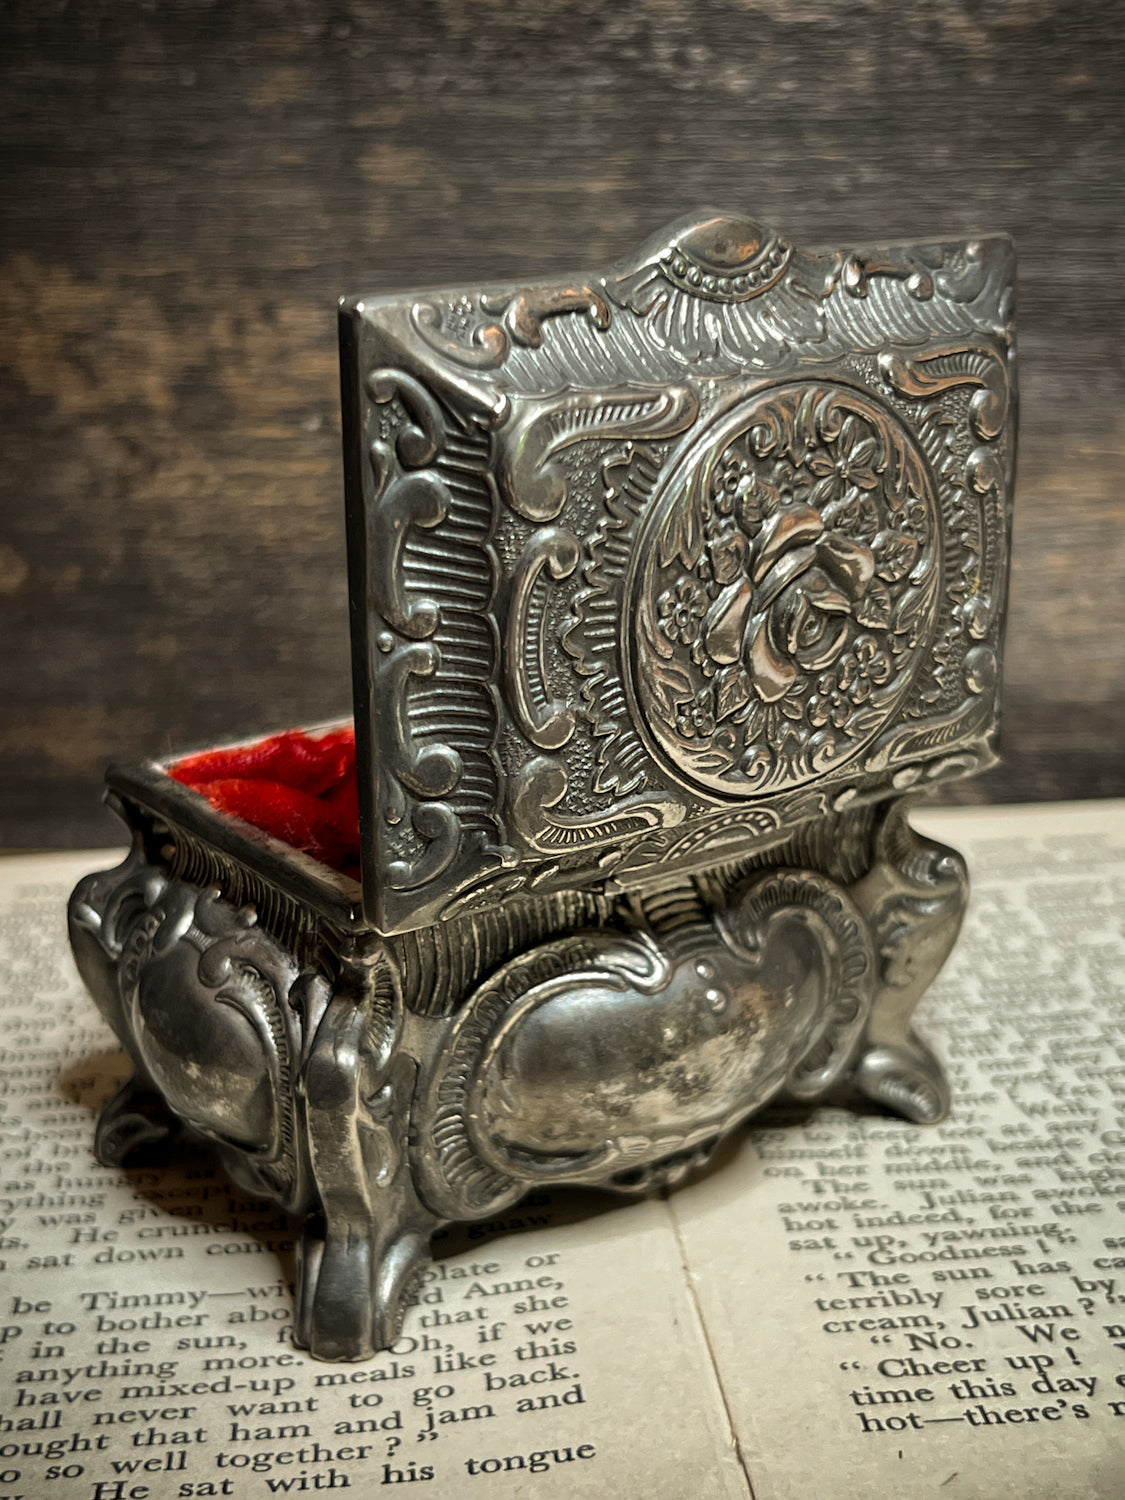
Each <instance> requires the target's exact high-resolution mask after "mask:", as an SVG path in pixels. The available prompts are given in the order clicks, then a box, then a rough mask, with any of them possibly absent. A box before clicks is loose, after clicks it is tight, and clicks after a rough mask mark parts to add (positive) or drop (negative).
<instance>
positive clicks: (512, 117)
mask: <svg viewBox="0 0 1125 1500" xmlns="http://www.w3.org/2000/svg"><path fill="white" fill-rule="evenodd" d="M1123 41H1125V12H1123V11H1122V7H1121V6H1120V5H1118V4H1115V3H1103V4H1083V3H1071V4H1058V3H1057V0H1054V3H1043V0H1023V3H1019V4H1015V3H1012V4H1001V3H994V4H981V3H979V0H972V3H969V0H949V3H943V4H941V5H934V4H932V3H929V0H897V3H891V0H835V3H827V0H739V3H736V0H728V3H709V4H704V5H688V4H686V3H684V0H648V3H645V4H638V5H634V6H632V7H631V8H628V9H623V8H619V7H616V6H607V5H604V4H602V3H596V4H595V3H584V0H571V3H561V4H554V5H550V4H532V3H531V0H512V3H509V4H501V3H493V4H486V3H455V0H448V3H425V4H412V5H409V6H402V5H392V4H375V5H364V4H359V3H348V0H340V3H334V4H323V5H313V6H308V5H302V4H298V3H284V0H245V3H242V4H239V5H227V4H223V3H204V0H174V3H151V4H145V5H134V4H126V3H119V4H110V3H102V0H74V3H71V4H69V5H66V6H60V5H58V4H54V3H50V4H48V3H45V0H36V3H24V4H20V3H13V4H11V5H9V6H7V7H5V10H4V13H3V19H2V20H0V70H2V77H0V162H2V172H3V183H2V186H3V198H4V207H3V223H2V230H0V235H2V238H0V413H2V414H0V422H2V426H3V434H4V447H3V453H4V462H3V465H2V466H0V486H2V487H3V493H2V496H0V639H2V640H3V652H2V654H0V704H2V705H3V707H2V708H0V842H3V843H4V844H6V845H8V846H13V845H30V844H43V845H71V844H80V843H99V842H106V841H108V840H110V839H113V838H114V837H116V826H115V825H114V824H113V823H112V822H111V820H110V819H109V818H108V816H107V815H106V814H104V813H102V812H101V811H100V809H99V806H98V797H99V787H100V783H101V775H102V770H103V768H104V765H105V763H106V762H107V761H108V760H110V759H111V758H114V757H135V756H136V755H138V754H141V753H152V752H161V751H163V750H165V749H172V748H185V747H190V746H193V745H199V744H204V743H207V742H210V741H216V740H221V739H223V738H230V737H233V736H235V735H239V734H242V733H246V732H256V731H259V730H265V729H269V728H273V727H276V726H279V725H281V724H288V723H299V722H311V721H315V720H318V719H323V718H326V717H331V716H333V715H336V714H338V713H340V712H341V711H346V709H347V706H348V704H349V701H350V679H349V668H348V662H347V600H346V596H345V569H344V557H343V532H342V516H341V513H342V482H341V475H340V464H339V458H338V446H339V430H338V418H337V400H338V397H337V387H336V354H335V299H336V297H337V295H338V294H339V293H340V292H345V291H350V292H359V291H382V290H391V289H394V288H402V287H406V286H411V285H419V284H426V283H435V284H436V283H443V282H451V281H466V280H473V279H485V278H488V279H494V278H501V279H502V278H505V277H512V278H515V277H518V276H524V275H536V274H539V273H543V274H549V273H551V272H555V271H560V270H567V269H573V268H574V267H575V266H583V265H590V264H597V263H599V262H601V261H606V260H609V259H613V258H615V257H616V256H617V255H618V254H620V253H621V252H623V251H625V250H627V249H628V248H630V247H631V246H632V245H634V244H635V243H637V242H638V241H639V239H640V238H641V237H642V236H643V235H644V234H646V233H647V232H649V231H650V230H651V229H653V228H655V227H657V226H658V225H659V224H661V223H662V222H663V221H665V220H667V219H670V218H673V217H675V216H676V215H678V214H680V213H682V212H684V211H685V210H687V209H689V208H693V207H698V206H705V205H719V206H722V207H727V208H730V209H733V210H736V211H737V210H742V211H747V212H750V213H752V214H754V215H755V216H757V217H758V218H761V219H764V220H766V221H767V222H770V223H772V224H775V225H776V226H778V227H779V228H781V229H782V230H783V231H784V232H785V233H786V234H787V235H789V236H790V237H792V238H793V239H796V240H798V241H803V242H805V243H810V244H815V243H825V242H831V243H834V244H836V243H839V244H843V243H847V242H849V241H852V240H855V241H864V240H871V239H872V238H878V239H879V240H882V241H884V242H889V241H893V240H895V239H899V238H902V239H908V238H912V237H918V236H927V235H931V234H934V233H943V234H957V233H970V232H975V231H978V230H984V229H1003V230H1007V231H1008V232H1010V233H1011V234H1012V235H1013V236H1014V237H1015V239H1016V242H1017V245H1018V247H1019V251H1020V258H1021V307H1020V335H1021V360H1022V377H1021V378H1022V386H1023V396H1022V426H1021V432H1022V436H1021V458H1020V478H1019V484H1018V490H1017V511H1016V528H1015V552H1014V564H1013V574H1012V604H1011V614H1010V628H1009V644H1008V658H1007V717H1006V736H1007V762H1006V765H1005V767H1004V768H1002V769H1000V770H998V771H994V772H991V773H989V775H987V776H986V777H984V778H981V780H979V781H978V782H975V783H972V784H967V785H965V786H964V787H963V788H960V789H958V793H957V795H958V796H960V797H962V798H972V799H977V798H992V799H1011V798H1028V797H1059V796H1092V795H1103V794H1108V793H1114V792H1116V793H1120V792H1122V791H1125V772H1123V764H1125V763H1123V758H1122V756H1121V753H1120V749H1119V746H1120V744H1121V742H1122V739H1123V735H1125V691H1123V685H1122V682H1123V675H1125V673H1123V657H1125V610H1123V607H1122V580H1123V579H1125V498H1123V497H1125V460H1123V453H1125V418H1123V416H1122V412H1123V410H1125V404H1123V401H1122V394H1123V391H1122V386H1123V380H1125V376H1123V370H1122V364H1121V354H1120V349H1121V334H1122V326H1123V319H1122V311H1123V302H1125V290H1123V288H1125V278H1123V277H1122V263H1121V262H1122V243H1123V240H1122V207H1123V193H1122V187H1121V161H1122V154H1123V152H1122V148H1123V144H1125V143H1123V135H1125V115H1123V112H1122V104H1121V101H1122V98H1123V97H1125V66H1123V63H1122V58H1123V56H1125V48H1123V46H1122V43H1123Z"/></svg>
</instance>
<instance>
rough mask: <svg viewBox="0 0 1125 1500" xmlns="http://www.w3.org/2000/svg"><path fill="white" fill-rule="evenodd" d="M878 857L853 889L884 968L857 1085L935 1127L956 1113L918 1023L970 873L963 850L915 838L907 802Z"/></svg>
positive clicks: (883, 832)
mask: <svg viewBox="0 0 1125 1500" xmlns="http://www.w3.org/2000/svg"><path fill="white" fill-rule="evenodd" d="M875 852H876V860H875V864H874V865H873V866H872V869H871V871H870V873H869V874H868V875H866V876H865V877H864V878H863V879H862V880H861V881H859V882H858V883H857V884H856V885H855V886H853V887H852V897H853V899H854V900H855V903H856V905H857V906H858V907H859V908H860V910H861V911H862V912H863V913H864V915H865V916H866V917H867V920H868V922H869V924H870V927H871V932H872V936H873V937H874V940H875V951H876V964H877V975H876V986H875V997H874V1003H873V1004H872V1007H871V1015H870V1019H869V1021H868V1024H867V1028H866V1030H865V1032H864V1035H863V1040H862V1042H861V1044H860V1047H859V1049H858V1051H857V1054H856V1062H855V1065H854V1073H853V1079H854V1082H855V1085H856V1087H857V1088H858V1089H859V1091H860V1093H862V1094H865V1095H866V1096H867V1097H868V1098H869V1099H873V1100H875V1101H876V1102H877V1103H879V1104H883V1105H886V1106H887V1108H888V1109H893V1110H895V1111H896V1112H897V1113H899V1114H902V1115H905V1116H906V1117H907V1119H910V1120H915V1121H917V1122H918V1123H920V1124H924V1125H932V1124H935V1123H936V1122H937V1121H938V1120H941V1119H944V1117H945V1115H946V1113H947V1112H948V1110H949V1087H948V1085H947V1084H946V1081H945V1078H944V1076H943V1075H942V1071H941V1066H940V1064H939V1063H938V1061H937V1059H936V1058H935V1057H934V1055H933V1054H932V1053H931V1052H930V1050H929V1048H928V1047H926V1045H925V1044H924V1043H923V1042H922V1041H920V1040H919V1038H918V1037H917V1036H916V1035H915V1033H914V1032H913V1031H912V1030H911V1028H910V1018H911V1015H912V1014H913V1011H914V1007H915V1006H916V1005H917V1003H918V1001H919V1000H920V999H921V997H922V995H923V993H924V992H925V990H926V989H927V988H928V986H929V985H930V984H931V983H932V982H933V980H934V979H935V978H936V977H937V974H938V971H939V970H940V969H941V967H942V965H943V964H944V963H945V960H946V959H947V958H948V957H949V953H950V950H951V949H952V947H953V945H954V943H955V942H956V941H957V934H958V932H959V931H960V930H961V920H962V918H963V917H964V915H965V907H966V905H967V903H968V899H969V877H968V871H967V870H966V868H965V861H964V860H963V859H962V858H961V856H960V855H959V854H958V853H957V852H956V851H955V850H953V849H948V848H946V847H945V845H944V844H937V843H934V842H933V841H932V840H930V839H926V838H923V837H922V836H921V835H920V834H918V833H915V831H914V829H913V828H911V827H910V824H909V822H908V821H907V817H906V808H905V807H904V805H903V804H902V803H894V804H892V805H891V806H890V807H888V808H887V810H886V811H885V813H884V814H883V819H882V823H881V825H880V828H879V832H878V835H877V838H876V850H875Z"/></svg>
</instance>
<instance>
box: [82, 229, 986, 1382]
mask: <svg viewBox="0 0 1125 1500" xmlns="http://www.w3.org/2000/svg"><path fill="white" fill-rule="evenodd" d="M1013 275H1014V263H1013V256H1012V250H1011V246H1010V244H1009V242H1008V241H1007V240H1006V239H1004V238H1002V237H995V238H983V239H976V240H969V241H952V242H939V243H932V244H921V245H914V246H911V247H908V248H900V249H890V250H877V251H854V252H836V251H833V252H828V253H825V252H809V251H802V250H800V249H798V248H797V247H796V246H794V245H792V244H790V243H789V242H788V241H786V240H785V239H783V238H782V237H781V236H780V235H777V234H774V233H772V232H771V231H769V230H766V229H763V228H762V227H760V226H759V225H757V224H755V223H753V222H751V221H750V220H748V219H745V218H738V217H728V216H724V215H721V214H716V215H712V216H709V217H708V216H701V217H695V218H691V219H688V220H684V221H681V222H679V223H676V224H673V225H672V226H671V227H670V228H669V229H668V230H666V231H665V232H664V233H662V234H660V235H657V236H656V237H655V238H653V239H651V240H649V241H648V242H647V243H645V244H644V245H643V246H642V248H641V249H640V250H639V251H638V252H637V253H636V254H635V255H634V256H632V257H630V258H629V259H628V260H626V261H625V262H623V263H622V264H620V265H618V266H616V267H615V268H614V269H612V270H610V271H608V272H605V273H602V274H591V275H588V276H579V277H576V278H574V279H573V280H559V281H553V280H552V281H549V282H546V283H542V284H538V283H537V284H535V285H528V286H516V287H511V286H508V287H496V288H486V289H483V290H481V289H468V290H453V291H447V292H434V293H427V294H424V295H414V296H394V297H385V296H380V297H372V298H363V299H354V300H346V301H345V302H344V303H343V304H342V307H341V323H340V329H341V354H342V371H343V403H344V443H345V454H346V472H347V514H348V549H349V586H350V597H351V604H352V622H353V634H352V651H353V662H354V686H355V693H354V700H355V701H354V739H353V733H352V725H351V722H350V721H349V722H347V723H345V724H341V725H338V726H330V727H329V728H327V729H324V728H322V729H315V730H310V731H307V732H290V733H283V734H281V735H278V736H274V737H272V738H271V739H267V740H265V741H261V742H256V743H254V744H252V745H247V746H235V747H228V748H226V749H223V750H218V751H212V752H205V753H203V754H201V755H196V756H191V757H186V758H181V759H179V760H177V761H174V762H165V763H162V764H156V763H151V762H150V763H143V764H139V765H135V766H130V767H126V768H123V769H117V770H113V771H111V772H110V773H109V776H108V792H107V796H108V798H109V800H110V802H111V804H112V806H113V807H114V808H115V809H116V810H117V811H118V812H119V813H120V815H121V816H122V817H123V819H124V820H125V822H126V824H127V825H128V827H129V829H130V830H131V833H132V838H133V847H132V851H131V853H130V854H129V857H128V858H127V860H126V861H125V863H124V864H123V865H122V866H121V867H120V868H119V869H116V870H112V871H110V872H107V873H105V874H98V875H93V876H91V877H89V878H88V879H86V880H84V881H83V882H82V883H81V884H80V885H79V887H78V888H77V890H76V891H75V893H74V895H73V897H72V900H71V907H70V928H71V938H72V943H73V946H74V951H75V955H76V957H77V960H78V964H79V967H80V970H81V972H82V975H83V977H84V979H85V981H86V983H87V985H88V987H89V989H90V991H91V993H92V994H93V996H94V998H95V1000H96V1001H97V1003H98V1005H99V1006H100V1008H101V1010H102V1012H103V1013H104V1014H105V1016H106V1017H107V1019H108V1020H109V1021H110V1023H111V1024H112V1025H113V1027H114V1029H115V1031H116V1033H117V1035H118V1036H119V1038H120V1039H121V1042H122V1044H123V1046H124V1047H125V1048H126V1049H127V1050H128V1052H129V1054H130V1056H131V1058H132V1061H133V1064H134V1068H135V1072H134V1076H133V1078H132V1080H131V1081H130V1082H129V1083H128V1084H127V1085H126V1086H125V1087H124V1088H123V1089H122V1090H121V1092H120V1093H119V1094H118V1095H117V1096H116V1097H115V1098H114V1099H112V1100H111V1101H110V1102H109V1104H108V1105H107V1106H106V1108H105V1110H104V1111H103V1114H102V1117H101V1120H100V1123H99V1126H98V1135H97V1149H98V1153H99V1155H100V1157H101V1158H102V1160H103V1161H106V1162H111V1163H117V1162H121V1161H123V1160H124V1159H125V1158H126V1157H127V1156H128V1155H129V1153H130V1152H133V1151H135V1150H136V1149H138V1148H141V1147H148V1148H151V1147H153V1146H155V1145H157V1144H158V1143H159V1142H161V1141H162V1140H164V1139H165V1138H167V1137H169V1136H170V1135H172V1134H174V1133H177V1132H185V1131H186V1132H187V1133H188V1134H189V1135H191V1136H194V1137H196V1138H202V1139H204V1140H205V1141H207V1142H209V1143H210V1144H211V1145H212V1146H213V1147H214V1148H215V1149H216V1150H217V1152H218V1154H219V1156H220V1158H221V1159H222V1162H223V1164H224V1166H225V1168H226V1170H227V1171H228V1172H229V1174H230V1175H231V1177H232V1178H234V1180H235V1181H236V1182H238V1183H239V1184H240V1185H241V1186H243V1187H244V1188H246V1189H247V1190H248V1191H251V1192H253V1193H257V1194H261V1195H265V1196H267V1197H269V1198H272V1199H276V1200H277V1201H278V1202H280V1203H281V1204H282V1205H283V1206H284V1207H285V1208H286V1209H287V1210H288V1211H289V1212H290V1213H293V1214H296V1215H299V1216H301V1217H302V1219H303V1221H304V1229H303V1234H302V1238H301V1244H300V1253H299V1257H298V1264H299V1287H298V1309H297V1317H296V1334H297V1338H298V1341H299V1342H300V1343H301V1344H302V1345H303V1346H307V1347H308V1349H309V1350H310V1351H311V1352H312V1354H313V1355H315V1356H317V1357H318V1358H323V1359H344V1360H354V1359H361V1358H364V1357H366V1356H369V1355H371V1354H372V1353H374V1352H375V1351H377V1350H379V1349H382V1348H384V1347H386V1346H387V1345H389V1344H390V1343H392V1342H393V1341H394V1339H395V1337H396V1335H397V1331H398V1328H399V1325H400V1321H401V1316H402V1307H403V1302H404V1297H405V1296H406V1295H407V1294H408V1292H409V1289H410V1286H411V1283H412V1280H413V1278H414V1276H415V1275H416V1273H417V1272H418V1270H419V1268H420V1266H421V1265H422V1264H423V1263H424V1260H425V1257H426V1255H427V1250H428V1243H429V1237H430V1235H431V1233H432V1231H433V1230H434V1229H435V1228H436V1227H438V1226H439V1225H442V1224H445V1223H449V1222H452V1221H458V1220H472V1219H479V1218H484V1217H489V1216H492V1215H494V1214H496V1213H497V1212H498V1211H500V1210H502V1209H504V1208H505V1207H507V1206H508V1205H511V1204H513V1203H515V1202H516V1201H517V1200H518V1199H520V1198H521V1197H522V1196H523V1195H524V1194H526V1193H527V1192H528V1191H529V1190H531V1189H533V1188H535V1187H539V1186H542V1185H544V1184H562V1183H572V1184H586V1185H594V1186H599V1187H604V1188H610V1189H616V1190H620V1191H626V1192H637V1191H644V1190H646V1189H648V1188H650V1187H652V1186H654V1185H660V1184H668V1183H672V1182H675V1181H676V1180H677V1179H678V1178H679V1177H681V1176H682V1175H683V1174H684V1173H685V1172H687V1171H688V1170H689V1169H691V1168H692V1167H694V1166H696V1165H697V1164H699V1163H700V1162H702V1161H703V1160H705V1159H706V1157H707V1156H708V1154H709V1153H710V1152H711V1151H712V1150H713V1149H714V1147H715V1146H716V1144H717V1143H718V1142H719V1141H720V1140H721V1139H722V1137H723V1136H724V1135H725V1134H726V1133H727V1132H729V1131H730V1130H732V1129H733V1128H734V1127H735V1126H737V1125H738V1124H739V1123H740V1122H741V1121H743V1120H744V1119H745V1118H746V1117H747V1116H748V1115H750V1114H751V1113H752V1112H753V1111H754V1110H756V1109H758V1108H760V1107H761V1106H762V1105H763V1104H765V1103H766V1102H767V1101H769V1100H771V1099H774V1098H778V1097H785V1098H788V1099H792V1100H800V1101H809V1102H811V1101H815V1100H818V1099H822V1098H824V1097H825V1096H826V1095H828V1094H829V1092H830V1091H831V1092H833V1094H834V1095H835V1093H836V1091H837V1090H839V1089H840V1088H842V1087H843V1086H850V1087H852V1088H853V1089H855V1090H857V1091H858V1092H859V1093H860V1094H862V1095H866V1096H867V1097H868V1098H869V1099H872V1100H875V1101H878V1102H879V1103H880V1104H882V1105H885V1106H887V1107H888V1108H890V1109H892V1110H895V1111H898V1112H899V1113H901V1114H903V1115H905V1116H907V1117H908V1118H909V1119H912V1120H916V1121H922V1122H928V1121H934V1120H937V1119H939V1118H940V1117H941V1116H942V1115H943V1114H944V1112H945V1110H946V1107H947V1091H946V1087H945V1084H944V1081H943V1079H942V1075H941V1072H940V1069H939V1068H938V1066H937V1064H936V1063H935V1061H934V1059H933V1058H932V1056H931V1055H930V1053H929V1052H928V1051H927V1050H926V1048H925V1046H924V1045H923V1044H922V1043H921V1042H920V1041H919V1040H918V1038H917V1037H916V1036H915V1035H914V1034H913V1032H912V1031H911V1028H910V1020H911V1013H912V1011H913V1009H914V1007H915V1004H916V1002H917V1000H918V998H919V997H920V995H921V994H922V992H923V991H924V990H925V988H926V986H927V985H928V984H929V983H930V981H931V980H932V979H933V977H934V975H935V974H936V973H937V971H938V969H939V968H940V967H941V964H942V963H943V962H944V960H945V957H946V955H947V954H948V952H949V950H950V948H951V946H952V944H953V942H954V940H955V937H956V934H957V930H958V927H959V924H960V921H961V917H962V913H963V910H964V905H965V900H966V890H967V886H966V878H965V871H964V866H963V864H962V861H961V860H960V858H959V857H958V856H957V855H956V854H955V853H954V852H952V851H951V850H948V849H945V848H941V847H939V846H937V845H935V844H933V843H931V842H929V841H928V840H926V839H923V838H920V837H919V836H918V835H916V834H915V833H914V832H913V831H912V830H911V828H910V826H909V823H908V821H907V818H906V812H905V797H906V794H908V793H910V792H911V791H912V790H914V789H917V788H923V787H926V786H929V785H931V784H933V783H935V782H938V781H941V780H943V779H945V778H949V777H955V776H962V775H965V774H967V773H969V772H972V771H975V770H977V769H979V768H981V767H984V766H987V765H988V764H989V763H990V762H991V760H992V759H993V748H992V746H993V737H994V733H995V727H996V719H997V695H998V688H999V660H1000V639H1001V625H1002V617H1003V612H1004V595H1005V580H1006V569H1007V554H1008V536H1009V508H1010V493H1011V478H1012V468H1013V458H1014V413H1015V381H1014V375H1015V371H1014V346H1013V336H1012V326H1011V316H1012V302H1013Z"/></svg>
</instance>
